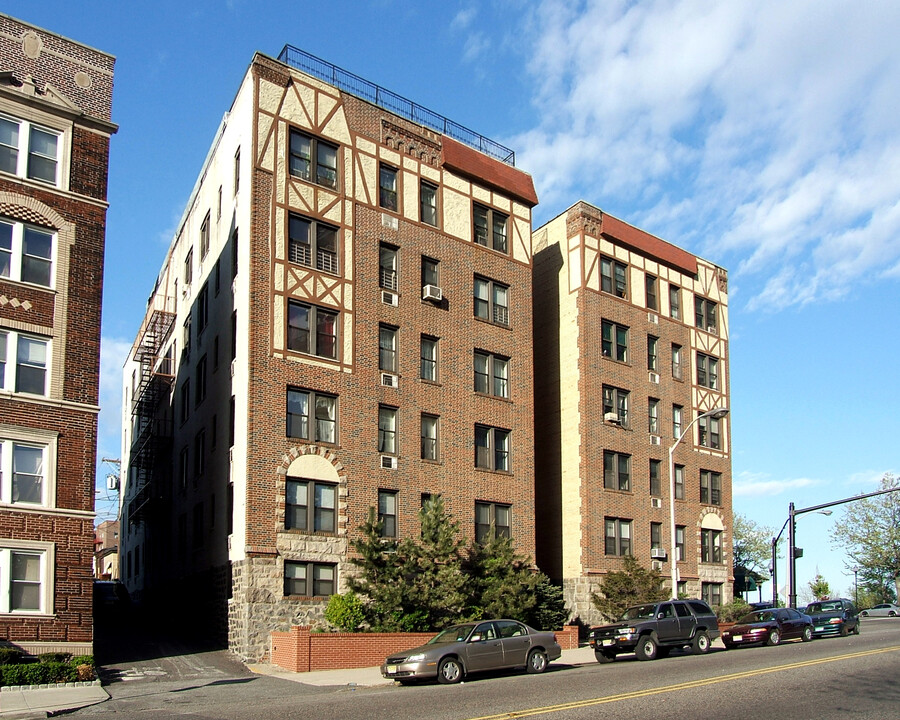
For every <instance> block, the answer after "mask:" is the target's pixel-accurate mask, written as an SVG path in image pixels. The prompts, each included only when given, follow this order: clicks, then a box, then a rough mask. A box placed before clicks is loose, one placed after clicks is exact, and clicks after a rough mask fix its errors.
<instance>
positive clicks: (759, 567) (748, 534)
mask: <svg viewBox="0 0 900 720" xmlns="http://www.w3.org/2000/svg"><path fill="white" fill-rule="evenodd" d="M774 535H775V533H774V532H773V531H772V528H770V527H767V526H761V525H757V524H756V523H755V522H754V521H753V520H750V519H749V518H748V517H746V516H744V515H742V514H740V513H734V520H733V529H732V534H731V542H732V558H733V562H734V574H735V575H738V574H741V575H743V576H751V577H758V578H759V579H761V580H768V579H769V573H768V568H769V564H770V563H771V561H772V537H773V536H774Z"/></svg>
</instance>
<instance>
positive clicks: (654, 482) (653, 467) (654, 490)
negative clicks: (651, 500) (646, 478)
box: [650, 460, 662, 497]
mask: <svg viewBox="0 0 900 720" xmlns="http://www.w3.org/2000/svg"><path fill="white" fill-rule="evenodd" d="M661 465H662V463H661V461H659V460H651V461H650V495H651V496H653V497H662V486H661V485H660V479H659V469H660V466H661Z"/></svg>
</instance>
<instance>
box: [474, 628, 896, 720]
mask: <svg viewBox="0 0 900 720" xmlns="http://www.w3.org/2000/svg"><path fill="white" fill-rule="evenodd" d="M898 651H900V645H897V646H894V647H887V648H880V649H878V650H865V651H862V652H854V653H847V654H846V655H835V656H833V657H827V658H819V659H817V660H804V661H802V662H796V663H788V664H787V665H776V666H775V667H768V668H761V669H759V670H746V671H744V672H739V673H732V674H730V675H722V676H720V677H712V678H704V679H702V680H689V681H688V682H684V683H678V684H677V685H665V686H663V687H659V688H649V689H646V690H634V691H632V692H627V693H620V694H618V695H608V696H606V697H600V698H592V699H590V700H575V701H573V702H568V703H560V704H559V705H546V706H544V707H538V708H529V709H527V710H512V711H509V712H502V713H498V714H496V715H484V716H481V717H477V718H471V719H470V720H510V718H524V717H533V716H535V715H547V714H549V713H554V712H561V711H563V710H577V709H579V708H586V707H592V706H594V705H605V704H607V703H614V702H621V701H622V700H633V699H634V698H642V697H648V696H650V695H662V694H664V693H671V692H678V691H679V690H689V689H692V688H698V687H704V686H706V685H716V684H718V683H723V682H731V681H733V680H742V679H744V678H748V677H755V676H758V675H767V674H768V673H773V672H781V671H783V670H796V669H798V668H805V667H812V666H814V665H822V664H825V663H831V662H837V661H839V660H852V659H854V658H859V657H864V656H868V655H880V654H882V653H889V652H898Z"/></svg>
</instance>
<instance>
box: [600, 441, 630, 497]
mask: <svg viewBox="0 0 900 720" xmlns="http://www.w3.org/2000/svg"><path fill="white" fill-rule="evenodd" d="M603 487H605V488H606V489H607V490H622V491H629V490H631V455H626V454H624V453H617V452H613V451H612V450H604V451H603Z"/></svg>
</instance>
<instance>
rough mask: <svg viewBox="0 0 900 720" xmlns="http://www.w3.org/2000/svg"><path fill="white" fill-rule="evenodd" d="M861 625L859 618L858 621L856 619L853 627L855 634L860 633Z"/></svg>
mask: <svg viewBox="0 0 900 720" xmlns="http://www.w3.org/2000/svg"><path fill="white" fill-rule="evenodd" d="M859 625H860V622H859V620H858V619H857V621H856V626H855V627H854V628H853V634H854V635H859Z"/></svg>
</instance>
